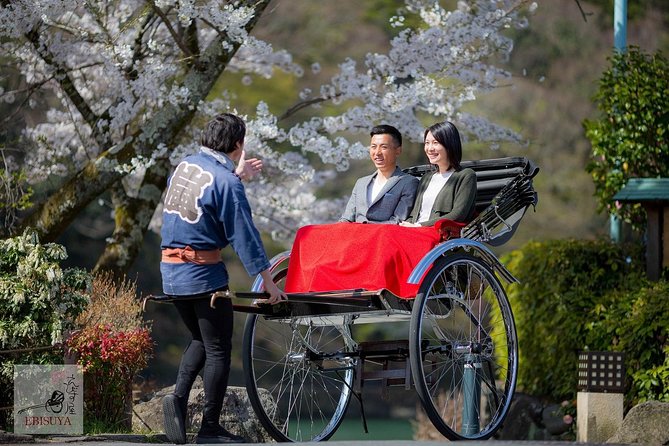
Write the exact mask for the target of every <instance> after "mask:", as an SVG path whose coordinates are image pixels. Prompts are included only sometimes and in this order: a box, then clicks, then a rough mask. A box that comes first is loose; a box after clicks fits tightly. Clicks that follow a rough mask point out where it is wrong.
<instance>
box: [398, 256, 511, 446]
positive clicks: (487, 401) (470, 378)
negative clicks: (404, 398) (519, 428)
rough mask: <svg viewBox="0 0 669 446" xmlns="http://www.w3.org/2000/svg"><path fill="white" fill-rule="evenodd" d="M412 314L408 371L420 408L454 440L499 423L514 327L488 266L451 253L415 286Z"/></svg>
mask: <svg viewBox="0 0 669 446" xmlns="http://www.w3.org/2000/svg"><path fill="white" fill-rule="evenodd" d="M416 306H417V308H414V317H412V328H411V332H412V336H413V338H414V340H415V342H414V343H413V344H412V347H413V351H412V370H413V373H414V379H415V380H416V386H417V391H418V393H419V396H420V398H421V401H422V403H423V407H424V409H425V411H426V413H427V415H428V417H429V418H430V420H431V421H432V423H433V424H434V426H435V427H436V428H437V429H438V430H439V431H440V432H441V433H442V434H443V435H445V436H446V437H448V438H451V439H484V438H488V437H490V436H491V435H492V434H494V432H495V431H496V430H497V429H498V427H499V426H500V425H501V423H502V421H503V420H504V417H505V416H506V412H507V411H508V408H509V405H510V403H511V398H512V396H513V392H514V389H515V381H516V372H517V353H516V352H517V341H516V333H515V325H514V322H513V316H512V313H511V309H510V307H509V305H508V300H507V299H506V295H505V293H504V290H503V288H502V287H501V284H500V283H499V280H497V278H496V277H495V275H494V274H493V272H492V270H491V269H490V268H489V267H488V266H487V265H485V264H483V263H482V262H481V261H479V260H478V259H476V258H474V257H471V256H468V255H464V254H459V255H453V256H451V257H449V258H445V259H442V260H441V261H440V262H437V264H435V266H434V267H433V268H432V270H431V271H430V273H428V275H427V276H426V278H425V280H424V281H423V283H422V284H421V286H420V289H419V292H418V296H417V299H416Z"/></svg>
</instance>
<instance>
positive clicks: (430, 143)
mask: <svg viewBox="0 0 669 446" xmlns="http://www.w3.org/2000/svg"><path fill="white" fill-rule="evenodd" d="M423 140H424V142H425V154H426V155H427V158H428V160H429V162H430V164H434V165H435V166H437V170H436V171H434V172H430V173H426V174H425V175H423V178H421V180H420V183H419V184H418V192H417V195H416V201H415V202H414V205H413V210H412V211H411V214H409V218H408V220H407V221H406V222H403V223H401V224H402V225H403V226H432V225H434V224H435V223H436V222H437V221H438V220H440V219H442V218H447V219H449V220H453V221H457V222H469V221H470V220H471V219H472V218H473V217H474V205H475V204H476V173H475V172H474V171H473V170H472V169H463V168H462V167H460V161H461V160H462V143H461V142H460V133H459V132H458V129H457V128H456V127H455V126H454V125H453V124H452V123H450V122H448V121H444V122H439V123H437V124H434V125H432V126H431V127H429V128H428V129H427V130H425V135H424V137H423Z"/></svg>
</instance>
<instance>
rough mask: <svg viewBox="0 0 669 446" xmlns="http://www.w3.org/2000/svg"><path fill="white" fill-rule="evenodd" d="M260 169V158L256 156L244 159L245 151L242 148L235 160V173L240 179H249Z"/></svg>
mask: <svg viewBox="0 0 669 446" xmlns="http://www.w3.org/2000/svg"><path fill="white" fill-rule="evenodd" d="M261 170H262V160H260V159H258V158H249V159H246V152H245V151H244V150H242V156H241V158H239V161H238V162H237V168H236V169H235V173H236V174H237V176H238V177H239V178H240V179H241V180H250V179H251V178H253V177H254V176H256V175H257V174H258V173H260V171H261Z"/></svg>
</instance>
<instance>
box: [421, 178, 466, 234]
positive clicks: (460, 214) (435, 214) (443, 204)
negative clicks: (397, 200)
mask: <svg viewBox="0 0 669 446" xmlns="http://www.w3.org/2000/svg"><path fill="white" fill-rule="evenodd" d="M436 173H437V172H430V173H426V174H425V175H423V178H421V179H420V183H418V192H417V195H416V201H415V202H414V205H413V209H412V210H411V214H409V218H408V221H410V222H412V223H416V219H417V218H418V213H419V212H420V207H421V205H422V204H423V195H425V190H426V189H427V186H428V185H429V184H430V180H432V176H433V175H434V174H436ZM475 205H476V173H475V172H474V171H473V170H472V169H462V170H460V171H457V172H453V174H452V175H451V177H450V178H449V179H448V181H446V184H445V185H444V187H442V188H441V190H440V191H439V193H438V194H437V198H436V199H435V200H434V204H433V205H432V212H430V218H429V219H428V220H427V221H425V222H422V223H421V225H422V226H432V225H434V224H435V223H436V222H437V221H438V220H440V219H442V218H448V219H449V220H453V221H458V222H465V223H468V222H469V221H471V220H472V218H474V207H475Z"/></svg>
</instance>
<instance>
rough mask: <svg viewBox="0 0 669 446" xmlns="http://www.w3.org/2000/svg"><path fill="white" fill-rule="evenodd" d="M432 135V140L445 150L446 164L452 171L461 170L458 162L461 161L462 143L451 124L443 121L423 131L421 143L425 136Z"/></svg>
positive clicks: (456, 130) (458, 133)
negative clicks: (449, 165) (447, 163)
mask: <svg viewBox="0 0 669 446" xmlns="http://www.w3.org/2000/svg"><path fill="white" fill-rule="evenodd" d="M428 133H432V136H434V139H436V140H437V141H439V144H441V145H442V146H444V148H445V149H446V156H448V162H449V163H451V167H452V168H453V169H454V170H461V169H462V167H460V161H462V142H461V141H460V132H458V129H457V128H456V127H455V125H453V123H452V122H449V121H444V122H438V123H436V124H433V125H431V126H430V127H428V128H427V129H426V130H425V134H424V135H423V142H424V141H425V138H427V134H428Z"/></svg>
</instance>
